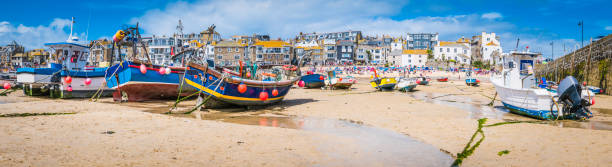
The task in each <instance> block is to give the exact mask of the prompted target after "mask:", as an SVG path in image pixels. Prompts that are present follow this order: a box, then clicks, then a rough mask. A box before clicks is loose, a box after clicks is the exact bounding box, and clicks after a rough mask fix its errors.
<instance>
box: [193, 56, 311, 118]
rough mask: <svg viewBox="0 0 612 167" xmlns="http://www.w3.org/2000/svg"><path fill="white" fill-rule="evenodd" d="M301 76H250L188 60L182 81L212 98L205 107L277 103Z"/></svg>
mask: <svg viewBox="0 0 612 167" xmlns="http://www.w3.org/2000/svg"><path fill="white" fill-rule="evenodd" d="M300 78H301V77H300V76H297V77H294V78H292V79H286V80H280V81H276V80H270V81H262V80H251V79H245V78H241V77H239V76H233V75H230V74H228V73H223V72H219V71H217V70H216V69H215V68H213V67H210V66H208V65H199V64H195V63H190V64H189V70H188V71H187V74H186V75H185V83H186V84H187V85H189V86H191V87H193V88H195V89H197V90H198V91H201V92H202V93H204V94H205V95H209V96H210V97H211V98H210V99H209V100H208V101H206V103H204V106H205V107H206V108H224V107H229V106H262V105H270V104H274V103H278V102H280V101H282V100H283V98H285V95H287V93H288V92H289V90H290V89H291V86H292V85H293V84H294V83H296V82H297V81H299V80H300Z"/></svg>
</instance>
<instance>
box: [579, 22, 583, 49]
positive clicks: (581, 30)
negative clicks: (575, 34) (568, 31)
mask: <svg viewBox="0 0 612 167" xmlns="http://www.w3.org/2000/svg"><path fill="white" fill-rule="evenodd" d="M578 27H580V36H581V37H580V41H581V44H580V47H581V48H582V47H584V21H583V20H580V21H579V22H578Z"/></svg>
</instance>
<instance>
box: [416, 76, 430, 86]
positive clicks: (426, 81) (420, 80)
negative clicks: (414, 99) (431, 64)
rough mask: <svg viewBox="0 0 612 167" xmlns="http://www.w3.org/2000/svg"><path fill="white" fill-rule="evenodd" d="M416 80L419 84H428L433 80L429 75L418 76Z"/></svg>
mask: <svg viewBox="0 0 612 167" xmlns="http://www.w3.org/2000/svg"><path fill="white" fill-rule="evenodd" d="M415 80H416V81H415V82H416V84H419V85H427V84H429V81H431V79H430V78H427V77H416V78H415Z"/></svg>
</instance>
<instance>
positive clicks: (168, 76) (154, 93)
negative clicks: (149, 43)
mask: <svg viewBox="0 0 612 167" xmlns="http://www.w3.org/2000/svg"><path fill="white" fill-rule="evenodd" d="M184 73H185V68H184V67H163V66H159V65H151V64H145V63H140V62H133V61H123V62H121V63H119V64H115V65H113V66H111V67H109V68H108V70H106V72H105V76H106V85H107V87H108V88H112V89H116V91H115V92H113V99H114V100H115V101H123V100H127V101H147V100H152V99H167V98H175V97H177V96H187V95H189V94H192V93H195V89H193V88H190V87H189V86H186V85H184V86H182V90H180V91H179V87H180V84H181V82H182V80H183V75H184ZM179 92H181V94H180V95H179Z"/></svg>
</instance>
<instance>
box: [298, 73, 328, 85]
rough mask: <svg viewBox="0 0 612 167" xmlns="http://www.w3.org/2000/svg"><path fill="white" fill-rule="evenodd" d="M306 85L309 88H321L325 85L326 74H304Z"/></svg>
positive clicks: (303, 78)
mask: <svg viewBox="0 0 612 167" xmlns="http://www.w3.org/2000/svg"><path fill="white" fill-rule="evenodd" d="M302 81H304V86H305V87H307V88H320V87H323V86H325V76H323V75H321V74H309V75H305V76H302Z"/></svg>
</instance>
